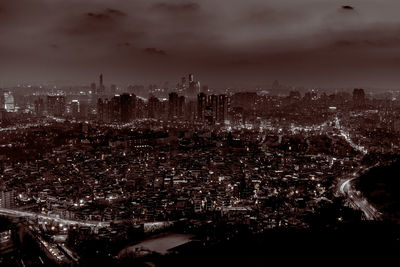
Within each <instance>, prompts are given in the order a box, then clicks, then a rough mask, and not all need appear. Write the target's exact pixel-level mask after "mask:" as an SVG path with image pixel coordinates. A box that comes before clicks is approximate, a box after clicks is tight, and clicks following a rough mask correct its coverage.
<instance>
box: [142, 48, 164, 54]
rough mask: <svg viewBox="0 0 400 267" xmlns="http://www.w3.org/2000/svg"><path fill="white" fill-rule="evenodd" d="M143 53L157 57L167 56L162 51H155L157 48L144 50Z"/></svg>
mask: <svg viewBox="0 0 400 267" xmlns="http://www.w3.org/2000/svg"><path fill="white" fill-rule="evenodd" d="M143 51H144V52H145V53H146V54H149V55H159V56H165V55H167V53H166V52H165V51H164V50H161V49H157V48H154V47H148V48H145V49H144V50H143Z"/></svg>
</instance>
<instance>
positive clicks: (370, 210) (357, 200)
mask: <svg viewBox="0 0 400 267" xmlns="http://www.w3.org/2000/svg"><path fill="white" fill-rule="evenodd" d="M354 179H355V177H353V178H347V179H343V180H342V181H341V183H340V185H339V193H340V194H341V195H343V196H346V197H347V200H348V201H349V203H350V205H351V206H352V207H353V208H356V209H358V210H360V211H362V212H363V214H364V217H365V219H366V220H378V219H379V217H380V214H379V212H378V211H377V210H376V209H375V208H374V207H373V206H372V205H371V204H369V203H368V201H367V200H366V199H364V198H363V197H362V196H361V193H360V192H359V191H357V190H356V189H355V188H354V186H353V184H352V181H353V180H354Z"/></svg>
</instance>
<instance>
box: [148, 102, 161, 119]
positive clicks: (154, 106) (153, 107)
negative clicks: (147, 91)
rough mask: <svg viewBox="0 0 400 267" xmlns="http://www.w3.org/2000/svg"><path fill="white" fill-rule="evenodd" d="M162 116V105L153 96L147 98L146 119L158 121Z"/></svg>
mask: <svg viewBox="0 0 400 267" xmlns="http://www.w3.org/2000/svg"><path fill="white" fill-rule="evenodd" d="M161 115H162V103H161V101H160V100H159V99H158V98H157V97H154V96H151V97H150V98H149V102H148V115H147V116H148V117H149V118H152V119H159V118H161Z"/></svg>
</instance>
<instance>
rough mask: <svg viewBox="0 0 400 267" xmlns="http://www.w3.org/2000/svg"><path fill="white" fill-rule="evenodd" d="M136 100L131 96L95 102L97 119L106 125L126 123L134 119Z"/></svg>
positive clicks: (123, 95)
mask: <svg viewBox="0 0 400 267" xmlns="http://www.w3.org/2000/svg"><path fill="white" fill-rule="evenodd" d="M136 105H137V99H136V96H135V95H133V94H128V93H124V94H122V95H115V96H114V97H112V98H111V99H109V100H108V99H104V100H103V99H101V98H99V99H98V101H97V119H98V120H99V121H101V122H106V123H112V122H116V123H120V122H122V123H127V122H130V121H132V120H133V119H135V118H136V113H137V112H136V109H137V108H136Z"/></svg>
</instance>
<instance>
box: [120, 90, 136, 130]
mask: <svg viewBox="0 0 400 267" xmlns="http://www.w3.org/2000/svg"><path fill="white" fill-rule="evenodd" d="M120 101H121V122H124V123H126V122H130V121H131V120H133V119H135V115H136V114H135V109H136V96H135V95H131V94H127V93H124V94H122V95H121V99H120Z"/></svg>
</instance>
